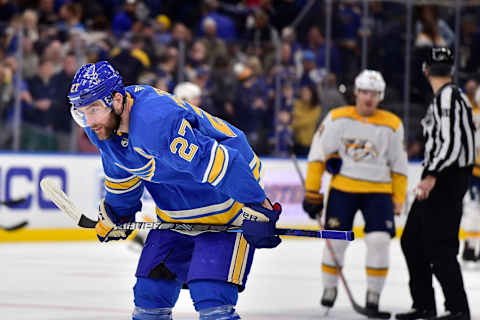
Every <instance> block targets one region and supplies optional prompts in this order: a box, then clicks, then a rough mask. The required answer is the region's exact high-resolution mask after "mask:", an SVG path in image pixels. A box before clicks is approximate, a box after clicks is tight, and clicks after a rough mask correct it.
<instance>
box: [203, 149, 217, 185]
mask: <svg viewBox="0 0 480 320" xmlns="http://www.w3.org/2000/svg"><path fill="white" fill-rule="evenodd" d="M217 147H218V142H217V141H214V143H213V146H212V149H211V151H210V160H209V161H208V165H207V169H206V170H205V173H204V175H203V179H202V182H203V183H205V182H207V179H208V176H209V175H210V171H211V170H212V166H213V160H214V159H215V155H216V151H217Z"/></svg>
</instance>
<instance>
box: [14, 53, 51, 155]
mask: <svg viewBox="0 0 480 320" xmlns="http://www.w3.org/2000/svg"><path fill="white" fill-rule="evenodd" d="M53 74H54V67H53V63H52V62H51V61H50V60H46V59H44V60H42V61H40V64H39V65H38V72H37V74H36V75H35V76H34V77H33V78H32V79H30V80H29V81H28V87H29V90H30V92H31V94H32V99H33V103H32V108H30V109H28V110H26V111H25V113H24V118H23V119H24V127H23V131H22V147H23V148H24V149H25V150H30V151H47V150H52V151H53V150H55V149H56V142H55V136H54V134H53V127H52V123H51V121H52V120H51V116H52V112H53V111H52V105H53V102H54V99H55V95H56V90H57V88H56V87H55V83H54V82H53V81H52V76H53Z"/></svg>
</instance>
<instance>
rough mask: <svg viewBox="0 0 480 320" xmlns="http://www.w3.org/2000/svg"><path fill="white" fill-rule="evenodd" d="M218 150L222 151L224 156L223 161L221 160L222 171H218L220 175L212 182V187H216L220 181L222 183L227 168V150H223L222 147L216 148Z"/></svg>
mask: <svg viewBox="0 0 480 320" xmlns="http://www.w3.org/2000/svg"><path fill="white" fill-rule="evenodd" d="M218 150H222V151H223V155H224V160H223V165H222V170H221V171H220V174H219V175H218V176H217V177H216V178H215V180H214V181H213V182H212V186H216V185H218V184H219V183H220V181H222V179H223V177H224V176H225V173H226V172H227V168H228V160H229V159H228V158H229V157H228V150H227V148H225V147H224V146H222V145H220V147H219V148H218ZM209 180H210V178H209Z"/></svg>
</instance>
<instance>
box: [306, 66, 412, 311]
mask: <svg viewBox="0 0 480 320" xmlns="http://www.w3.org/2000/svg"><path fill="white" fill-rule="evenodd" d="M384 93H385V81H384V80H383V77H382V75H381V74H380V73H379V72H377V71H372V70H364V71H362V72H361V73H360V74H359V75H358V76H357V77H356V79H355V96H356V105H355V106H345V107H341V108H337V109H333V110H332V111H330V112H329V113H328V114H327V116H326V118H325V119H324V121H323V123H322V124H321V126H320V127H319V129H318V130H317V132H316V133H315V135H314V138H313V142H312V146H311V148H310V153H309V155H308V169H307V179H306V190H305V198H304V201H303V208H304V210H305V211H306V212H307V213H308V214H309V216H310V217H311V218H312V219H316V218H317V217H318V216H319V215H321V214H322V211H323V208H324V195H323V194H322V193H321V192H320V188H321V185H322V176H323V174H324V171H325V170H327V171H328V172H329V173H331V174H332V175H333V176H332V179H331V183H330V188H329V194H328V201H327V202H326V210H325V211H326V212H325V228H328V229H337V230H351V229H352V227H353V221H354V216H355V214H356V212H357V211H358V210H360V211H361V212H362V214H363V218H364V220H365V229H364V231H365V244H366V246H367V257H366V273H367V292H366V308H367V309H368V311H369V315H370V314H371V315H372V316H374V315H375V313H378V304H379V298H380V294H381V292H382V289H383V287H384V283H385V279H386V276H387V272H388V267H389V251H390V250H389V247H390V240H391V238H393V237H394V236H395V222H394V214H395V215H399V214H400V213H401V212H402V207H403V203H404V201H405V196H406V190H407V164H408V161H407V154H406V152H405V148H404V141H403V140H404V130H403V125H402V121H401V120H400V119H399V118H398V117H397V116H395V115H394V114H392V113H390V112H388V111H384V110H381V109H377V106H378V105H379V103H380V102H381V101H382V99H383V97H384ZM330 242H331V244H332V247H333V250H334V252H335V256H336V258H337V261H338V263H339V265H340V267H342V266H343V265H344V255H345V250H346V248H347V243H346V242H345V241H343V242H342V241H336V240H333V241H330ZM338 273H339V270H338V269H337V268H336V265H335V262H334V261H333V259H332V256H331V254H330V253H329V252H328V250H327V249H324V250H323V258H322V276H323V285H324V291H323V295H322V298H321V304H322V305H323V306H325V307H332V306H333V304H334V302H335V299H336V296H337V282H338Z"/></svg>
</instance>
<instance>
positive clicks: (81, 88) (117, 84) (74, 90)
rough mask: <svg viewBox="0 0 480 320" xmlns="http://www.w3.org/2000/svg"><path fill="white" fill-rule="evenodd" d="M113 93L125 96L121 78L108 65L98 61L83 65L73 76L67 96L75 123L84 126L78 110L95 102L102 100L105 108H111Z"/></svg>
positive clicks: (83, 119) (105, 62)
mask: <svg viewBox="0 0 480 320" xmlns="http://www.w3.org/2000/svg"><path fill="white" fill-rule="evenodd" d="M114 92H119V93H121V94H122V95H124V96H125V88H124V86H123V82H122V76H121V75H120V74H119V73H118V71H117V70H115V69H114V68H113V66H112V65H111V64H110V63H108V62H107V61H100V62H97V63H95V64H92V63H88V64H85V65H83V66H82V67H81V68H80V69H79V70H78V71H77V73H76V74H75V77H74V78H73V81H72V85H71V87H70V92H69V93H68V95H67V96H68V99H69V100H70V103H71V109H70V111H71V113H72V115H73V117H74V119H75V121H76V122H77V123H78V124H79V125H80V126H82V127H84V126H86V120H85V118H84V117H83V116H82V113H81V112H78V108H80V107H83V106H87V105H89V104H91V103H93V102H95V101H97V100H102V101H103V102H104V103H105V105H106V106H107V107H109V108H112V104H113V99H112V95H113V93H114Z"/></svg>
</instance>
